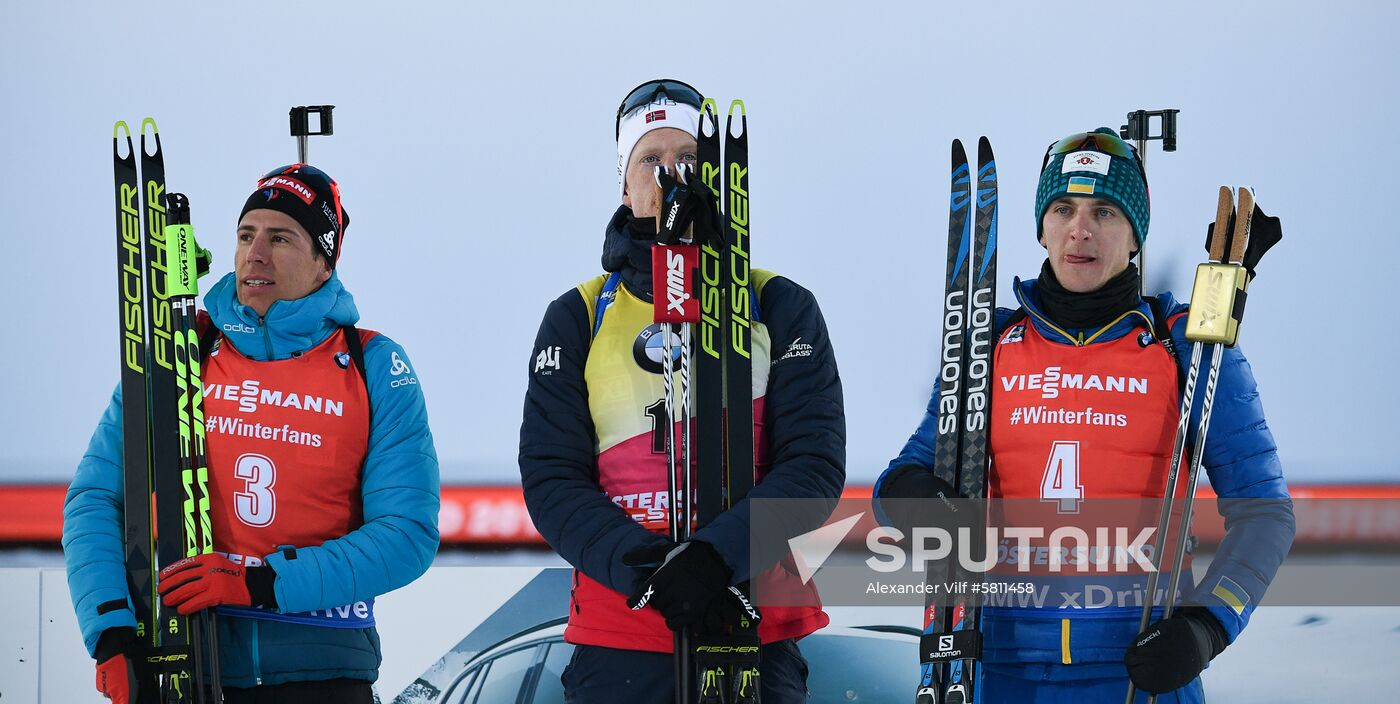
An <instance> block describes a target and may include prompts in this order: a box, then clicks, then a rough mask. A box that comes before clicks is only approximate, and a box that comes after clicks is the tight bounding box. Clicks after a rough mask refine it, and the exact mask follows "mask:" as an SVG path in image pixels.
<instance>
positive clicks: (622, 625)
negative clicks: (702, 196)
mask: <svg viewBox="0 0 1400 704" xmlns="http://www.w3.org/2000/svg"><path fill="white" fill-rule="evenodd" d="M700 105H701V97H700V94H699V93H698V92H696V90H695V89H694V88H692V87H690V86H688V85H686V84H684V83H681V82H679V81H651V82H648V83H644V84H642V85H641V86H639V87H638V88H636V89H635V90H633V91H632V92H631V93H630V94H629V95H628V96H627V98H626V99H625V100H624V101H623V104H622V106H621V107H620V108H619V110H618V125H617V137H618V141H617V155H618V176H619V185H620V189H619V190H620V192H621V198H622V205H621V207H619V208H618V209H617V211H616V212H615V213H613V215H612V218H611V219H610V220H609V221H608V224H607V227H606V228H605V235H604V242H603V269H604V271H605V272H606V273H604V274H602V275H600V276H597V277H594V278H592V279H589V280H587V281H585V282H583V283H582V284H580V285H578V286H577V287H575V288H572V289H570V290H569V291H568V292H566V293H564V294H563V295H562V296H560V297H559V298H558V299H556V300H555V301H554V302H553V303H551V304H550V306H549V308H548V310H547V311H546V312H545V315H544V320H543V322H542V323H541V325H540V330H539V335H538V337H537V338H536V339H535V347H534V351H533V353H532V354H531V357H530V364H529V372H530V381H529V389H528V391H527V392H526V396H525V411H524V421H523V423H522V424H521V429H520V476H521V483H522V485H523V487H524V492H525V502H526V505H527V506H528V507H529V510H530V516H531V517H532V518H533V519H534V522H535V526H536V527H537V528H538V529H539V531H540V533H541V534H542V535H543V536H544V538H545V540H547V541H548V542H549V544H550V546H552V547H553V548H554V549H555V550H556V551H557V552H558V553H559V554H560V555H561V556H562V557H563V558H564V559H565V560H568V561H569V563H570V564H572V565H573V566H574V568H575V572H574V575H575V576H574V580H575V587H574V589H573V593H572V603H571V605H570V609H569V625H568V628H567V629H566V630H565V632H564V637H565V640H567V641H569V642H570V643H575V644H577V645H578V648H577V650H576V651H575V655H574V658H573V661H572V662H571V663H570V664H569V666H568V668H567V669H566V670H565V672H564V675H563V681H564V685H565V688H566V691H567V693H568V701H570V702H580V703H584V702H618V701H625V702H629V704H644V703H646V702H669V701H670V700H671V698H672V697H673V692H674V681H673V667H672V657H673V656H672V648H673V645H672V642H673V637H672V629H676V630H680V629H694V628H696V627H699V626H701V625H702V624H704V623H706V622H707V621H712V619H713V617H714V615H715V614H717V613H719V612H721V611H722V610H727V609H730V608H732V604H731V603H729V602H726V598H729V592H728V587H729V586H730V585H737V584H740V583H742V582H745V581H749V580H753V581H754V582H755V583H756V584H767V585H769V586H772V587H773V588H774V589H775V591H776V590H780V589H786V590H787V593H799V592H801V591H803V590H804V589H805V587H804V586H803V585H802V584H801V580H800V579H799V578H798V577H797V576H796V574H795V570H794V569H793V568H792V566H791V565H784V564H775V565H772V566H763V567H764V569H763V570H759V571H758V573H752V572H753V568H752V567H751V565H750V559H749V557H750V542H749V538H750V536H749V510H750V508H749V507H750V505H751V504H750V502H751V501H753V500H754V499H771V498H816V499H823V500H827V501H831V502H833V504H834V500H835V499H836V498H837V497H838V496H839V495H840V493H841V489H842V486H843V484H844V482H845V434H846V433H845V416H844V412H843V410H842V399H841V379H840V376H839V375H838V374H837V370H836V359H835V356H834V355H833V353H832V350H831V344H830V340H829V338H828V337H827V331H826V324H825V322H824V321H823V320H822V315H821V311H820V310H819V309H818V307H817V302H816V299H815V298H813V296H812V294H811V293H810V292H808V291H807V290H806V289H803V288H802V287H800V286H798V285H797V284H795V283H793V282H792V281H790V280H788V279H786V278H783V277H780V276H777V275H774V274H772V273H769V272H764V271H761V270H757V269H755V270H753V279H754V289H755V291H756V293H757V303H758V305H757V306H756V309H757V311H759V312H758V313H757V314H756V315H755V316H754V317H755V320H754V324H753V328H752V336H753V352H752V354H753V379H754V382H753V407H754V414H753V417H754V433H755V436H756V438H757V442H756V444H755V451H754V455H755V456H754V461H755V466H756V468H757V484H756V486H755V487H754V489H753V490H752V491H751V492H750V493H749V495H748V498H747V499H745V500H744V501H741V502H740V503H739V504H737V505H736V506H734V507H733V508H731V509H730V510H729V511H727V512H725V513H723V514H721V515H720V516H719V517H718V518H716V519H715V520H714V521H712V522H711V523H710V524H709V525H707V526H705V527H703V528H701V529H700V530H698V531H696V533H695V534H694V536H693V540H690V541H688V542H686V543H684V544H683V549H680V550H678V551H677V550H674V548H675V547H676V546H674V545H673V544H672V543H671V541H670V540H669V538H668V537H667V520H666V506H667V501H666V496H667V476H666V466H667V465H666V455H665V454H664V453H662V452H658V451H657V450H656V449H655V448H656V446H655V445H654V443H653V438H652V433H653V422H652V418H653V415H652V414H651V413H649V412H648V411H647V408H648V407H650V406H654V405H655V404H656V402H657V401H658V400H659V399H661V398H662V394H663V388H662V378H661V363H660V362H659V361H658V360H656V359H655V358H654V356H652V355H649V354H648V352H649V350H650V347H649V346H648V345H647V344H645V343H646V340H647V339H649V338H650V337H651V336H652V334H653V333H656V332H657V330H658V327H657V326H656V325H655V324H653V323H652V304H651V245H652V243H653V241H654V240H655V238H656V230H657V228H656V222H655V216H656V214H657V212H658V204H659V200H660V195H659V192H658V188H657V185H656V181H655V178H656V177H655V176H654V174H653V168H654V167H655V166H657V165H666V166H668V167H670V168H671V169H672V170H673V171H674V165H676V164H690V165H693V164H695V162H696V139H695V135H696V134H697V128H698V125H699V115H700V113H699V108H700ZM699 190H704V189H699ZM707 207H713V206H712V205H709V206H707ZM678 229H680V230H682V231H683V230H684V227H681V228H678ZM610 282H611V283H610ZM658 351H659V350H658ZM677 352H679V350H677ZM701 383H706V382H703V381H702V382H701ZM731 432H733V431H732V429H731ZM811 527H813V528H814V527H816V526H815V525H813V526H811ZM768 537H771V538H774V539H777V540H782V541H786V539H787V538H788V537H792V536H768ZM640 554H651V555H654V556H657V557H658V560H657V561H658V562H660V561H661V559H664V560H665V563H664V565H662V566H661V567H659V568H657V567H655V566H650V567H648V566H638V565H637V563H638V562H639V561H638V560H636V559H635V557H636V556H637V555H640ZM668 554H669V557H667V555H668ZM629 555H631V556H633V558H634V559H624V558H626V557H627V556H629ZM663 572H664V573H666V581H667V582H668V583H669V584H672V585H684V586H685V588H684V589H682V590H680V591H673V590H671V589H666V588H658V589H657V590H656V591H655V593H654V595H653V596H652V597H651V599H650V607H654V608H650V607H649V608H644V609H642V610H639V611H633V610H631V609H629V608H628V605H627V601H628V595H630V594H633V593H634V591H635V590H636V589H637V588H638V586H639V585H642V584H644V583H648V581H649V580H651V579H652V578H653V577H657V578H658V579H659V578H660V577H659V576H660V575H661V574H662V573H663ZM755 588H756V589H757V588H759V587H757V586H756V587H755ZM812 596H813V598H812V600H811V602H810V603H816V600H815V595H814V594H813V595H812ZM794 603H804V602H801V601H796V602H794ZM761 611H762V620H761V622H760V624H759V634H760V637H761V638H762V641H763V643H764V646H763V648H762V669H761V673H762V677H761V680H760V681H761V683H762V696H763V701H765V702H767V703H768V704H775V703H781V702H798V701H806V663H805V661H804V660H803V659H802V655H801V653H800V652H799V651H798V649H797V647H796V645H795V641H796V640H797V639H798V638H801V637H803V636H805V635H807V634H809V633H812V632H813V631H815V630H817V629H819V628H821V627H823V626H825V625H826V624H827V617H826V614H825V613H823V612H822V610H821V608H820V607H819V606H800V607H799V606H789V607H776V606H775V607H771V608H761Z"/></svg>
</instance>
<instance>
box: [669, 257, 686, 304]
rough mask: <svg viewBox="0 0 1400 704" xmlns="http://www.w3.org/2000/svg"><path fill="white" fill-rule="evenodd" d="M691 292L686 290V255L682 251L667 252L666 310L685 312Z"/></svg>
mask: <svg viewBox="0 0 1400 704" xmlns="http://www.w3.org/2000/svg"><path fill="white" fill-rule="evenodd" d="M688 300H690V294H689V293H688V292H687V291H686V290H685V256H684V255H682V254H681V253H680V252H676V251H669V252H667V253H666V310H668V311H672V312H674V313H680V314H684V313H685V302H686V301H688Z"/></svg>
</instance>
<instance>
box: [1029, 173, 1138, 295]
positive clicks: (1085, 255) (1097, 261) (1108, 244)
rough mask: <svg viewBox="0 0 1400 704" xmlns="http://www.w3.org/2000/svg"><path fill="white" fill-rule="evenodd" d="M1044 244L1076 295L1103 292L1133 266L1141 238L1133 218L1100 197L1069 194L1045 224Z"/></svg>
mask: <svg viewBox="0 0 1400 704" xmlns="http://www.w3.org/2000/svg"><path fill="white" fill-rule="evenodd" d="M1040 225H1041V235H1040V243H1041V244H1043V245H1045V249H1046V250H1047V251H1048V252H1049V253H1050V268H1051V269H1052V270H1054V272H1055V278H1057V279H1059V280H1060V285H1062V286H1064V287H1065V288H1066V289H1068V290H1070V291H1074V292H1075V293H1088V292H1090V291H1097V290H1099V289H1101V288H1103V286H1104V284H1106V283H1108V280H1109V279H1112V278H1113V277H1115V276H1117V275H1118V274H1121V273H1122V272H1123V270H1124V269H1127V268H1128V259H1129V258H1130V257H1132V255H1133V254H1134V253H1135V252H1136V251H1137V239H1136V238H1134V237H1133V226H1132V224H1131V223H1129V222H1128V218H1127V216H1125V215H1124V214H1123V211H1122V210H1119V209H1118V206H1116V205H1114V204H1113V203H1111V202H1109V201H1106V200H1100V199H1098V198H1085V197H1081V196H1066V197H1064V198H1059V199H1057V200H1055V201H1054V202H1053V203H1051V204H1050V207H1049V208H1048V209H1046V211H1045V217H1044V218H1043V219H1042V220H1041V221H1040Z"/></svg>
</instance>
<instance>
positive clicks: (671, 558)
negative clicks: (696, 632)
mask: <svg viewBox="0 0 1400 704" xmlns="http://www.w3.org/2000/svg"><path fill="white" fill-rule="evenodd" d="M622 562H623V564H626V565H629V566H631V567H649V566H651V565H657V567H656V570H655V571H653V572H652V573H651V574H650V575H648V576H647V577H645V578H644V579H642V580H640V581H639V582H638V583H637V586H636V588H635V589H633V590H632V596H631V597H629V598H628V599H627V605H628V606H629V607H631V608H632V609H633V610H637V609H643V608H646V607H647V606H648V605H650V606H652V607H654V608H656V610H657V611H660V612H661V615H662V616H663V617H665V619H666V627H667V628H670V629H671V630H673V631H680V630H682V629H685V628H696V629H700V628H709V627H710V626H711V625H712V623H711V622H713V624H715V625H722V624H723V623H724V622H725V620H726V618H735V617H737V615H738V611H737V609H738V608H739V606H738V604H737V602H734V600H733V595H732V594H731V593H730V592H729V589H728V587H729V579H730V577H731V575H732V572H730V570H729V566H728V565H726V564H724V560H723V559H721V558H720V556H719V553H717V552H715V549H714V548H713V547H711V546H710V544H709V543H705V542H701V541H698V540H688V541H686V542H684V543H681V544H680V545H676V544H675V543H671V542H664V543H656V544H653V545H648V546H645V547H641V548H637V549H635V550H632V551H630V552H628V553H627V554H626V555H623V556H622ZM717 602H718V603H717Z"/></svg>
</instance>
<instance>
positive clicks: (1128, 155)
mask: <svg viewBox="0 0 1400 704" xmlns="http://www.w3.org/2000/svg"><path fill="white" fill-rule="evenodd" d="M1080 151H1093V152H1101V153H1103V154H1108V155H1110V156H1119V157H1123V158H1125V159H1132V160H1133V163H1134V164H1136V165H1137V168H1138V173H1139V174H1141V175H1142V182H1143V183H1144V184H1146V183H1147V171H1146V170H1144V169H1143V168H1142V159H1140V158H1138V153H1137V148H1136V147H1134V146H1133V145H1131V144H1129V143H1127V142H1125V141H1123V140H1122V139H1121V138H1119V137H1118V135H1114V134H1106V133H1104V132H1080V133H1079V134H1072V135H1070V136H1068V137H1065V138H1064V139H1062V140H1060V141H1058V142H1055V143H1054V144H1051V145H1050V146H1049V147H1048V148H1046V150H1045V158H1044V159H1041V161H1040V170H1041V171H1044V170H1045V167H1046V166H1047V165H1049V163H1050V158H1051V157H1053V156H1055V155H1057V154H1070V153H1072V152H1080Z"/></svg>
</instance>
